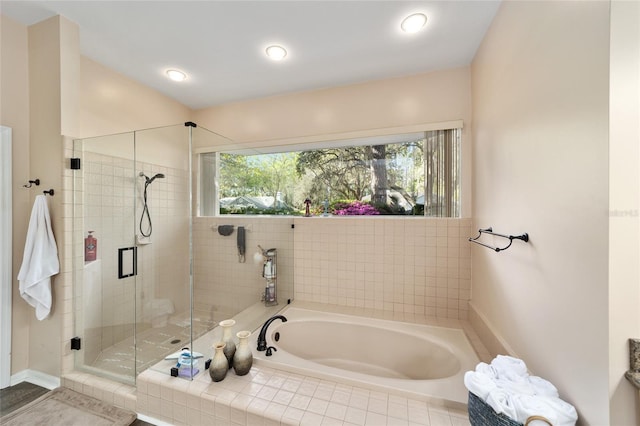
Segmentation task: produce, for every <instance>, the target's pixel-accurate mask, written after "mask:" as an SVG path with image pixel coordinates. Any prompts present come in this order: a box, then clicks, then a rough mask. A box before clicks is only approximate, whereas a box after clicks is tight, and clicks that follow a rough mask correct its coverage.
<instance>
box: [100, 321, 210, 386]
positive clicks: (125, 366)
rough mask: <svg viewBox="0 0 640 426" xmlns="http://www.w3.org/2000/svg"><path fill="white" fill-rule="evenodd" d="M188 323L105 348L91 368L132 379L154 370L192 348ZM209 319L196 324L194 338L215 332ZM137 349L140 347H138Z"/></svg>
mask: <svg viewBox="0 0 640 426" xmlns="http://www.w3.org/2000/svg"><path fill="white" fill-rule="evenodd" d="M189 325H190V324H189V321H188V320H179V321H175V322H174V323H169V324H167V325H166V326H164V327H158V328H148V329H146V330H144V331H142V332H140V333H138V337H137V340H135V341H134V336H130V337H128V338H126V339H124V340H122V341H120V342H118V343H116V344H114V345H113V346H110V347H108V348H106V349H104V350H103V351H102V352H100V354H99V355H98V356H97V358H96V360H95V362H93V364H91V366H92V367H95V368H98V369H100V370H104V371H106V372H109V373H113V374H117V375H122V376H128V377H133V376H135V375H136V374H139V373H140V372H142V371H144V370H146V369H147V368H149V367H151V366H152V365H154V364H155V363H157V362H158V361H160V360H161V359H163V358H164V357H165V356H167V355H169V354H171V353H173V352H175V351H178V350H180V349H182V348H184V347H188V346H190V340H191V338H192V336H191V328H190V327H189ZM214 327H215V323H214V322H213V321H208V320H196V319H195V318H194V321H193V339H194V340H195V339H197V338H198V337H200V336H201V335H203V334H204V333H206V332H207V331H209V330H211V329H213V328H214ZM136 346H137V348H136Z"/></svg>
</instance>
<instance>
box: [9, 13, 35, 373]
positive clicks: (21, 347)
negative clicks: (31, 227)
mask: <svg viewBox="0 0 640 426" xmlns="http://www.w3.org/2000/svg"><path fill="white" fill-rule="evenodd" d="M0 19H1V22H0V37H1V38H0V43H1V45H0V51H1V52H2V58H1V60H0V65H1V69H0V124H2V125H3V126H8V127H11V128H12V134H13V143H12V146H13V148H12V150H13V151H12V154H13V158H12V164H13V168H12V179H13V188H14V189H13V235H12V238H13V272H12V275H13V277H14V281H13V303H12V305H13V306H12V320H11V321H12V329H13V333H12V339H11V350H12V357H11V373H12V374H14V373H16V372H18V371H22V370H24V369H26V368H28V365H29V321H30V319H31V317H32V316H34V314H33V311H32V309H31V308H30V306H29V305H28V304H27V303H26V302H25V301H24V300H23V299H22V298H21V297H20V292H19V290H18V285H19V284H18V281H17V279H16V278H15V277H16V276H17V275H18V271H19V270H20V265H21V263H22V253H23V251H24V242H25V236H26V235H27V223H28V220H29V212H30V209H31V202H32V195H33V194H32V193H33V192H34V191H35V190H34V189H31V190H28V189H24V188H22V185H23V184H25V183H27V182H28V181H29V180H30V179H35V178H36V177H37V176H35V175H34V176H32V175H31V173H30V171H31V170H30V168H29V74H28V72H29V56H28V50H27V49H28V44H27V43H28V37H27V28H26V27H25V26H24V25H21V24H19V23H17V22H15V21H12V20H11V19H9V18H7V17H5V16H2V15H0Z"/></svg>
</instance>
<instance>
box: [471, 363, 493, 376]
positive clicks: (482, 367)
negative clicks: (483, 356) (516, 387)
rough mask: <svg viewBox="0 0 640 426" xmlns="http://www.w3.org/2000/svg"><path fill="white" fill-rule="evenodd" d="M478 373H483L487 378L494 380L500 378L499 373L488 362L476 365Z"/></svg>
mask: <svg viewBox="0 0 640 426" xmlns="http://www.w3.org/2000/svg"><path fill="white" fill-rule="evenodd" d="M476 371H477V372H478V373H482V374H484V375H486V376H489V377H491V378H492V379H497V378H498V372H497V371H496V369H495V367H494V366H492V365H489V364H487V363H486V362H481V363H479V364H478V365H476Z"/></svg>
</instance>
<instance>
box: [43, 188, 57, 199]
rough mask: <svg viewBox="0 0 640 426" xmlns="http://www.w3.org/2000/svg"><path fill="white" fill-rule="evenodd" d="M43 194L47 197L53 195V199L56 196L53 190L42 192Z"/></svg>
mask: <svg viewBox="0 0 640 426" xmlns="http://www.w3.org/2000/svg"><path fill="white" fill-rule="evenodd" d="M42 192H44V194H45V195H51V196H52V197H53V194H54V192H53V189H50V190H48V191H42Z"/></svg>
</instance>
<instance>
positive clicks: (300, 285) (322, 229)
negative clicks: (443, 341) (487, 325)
mask: <svg viewBox="0 0 640 426" xmlns="http://www.w3.org/2000/svg"><path fill="white" fill-rule="evenodd" d="M294 224H295V231H294V243H295V244H294V245H295V269H294V278H295V287H294V291H295V300H298V301H307V302H317V303H327V304H333V305H340V306H347V307H357V308H366V309H377V310H383V311H389V312H394V313H406V314H416V315H426V316H434V317H438V318H452V319H468V301H469V299H470V296H471V248H470V246H469V243H468V241H467V238H468V237H469V236H470V235H471V220H470V219H435V218H416V217H382V216H379V217H371V216H369V217H357V218H354V217H329V218H323V217H312V218H296V219H295V220H294Z"/></svg>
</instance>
